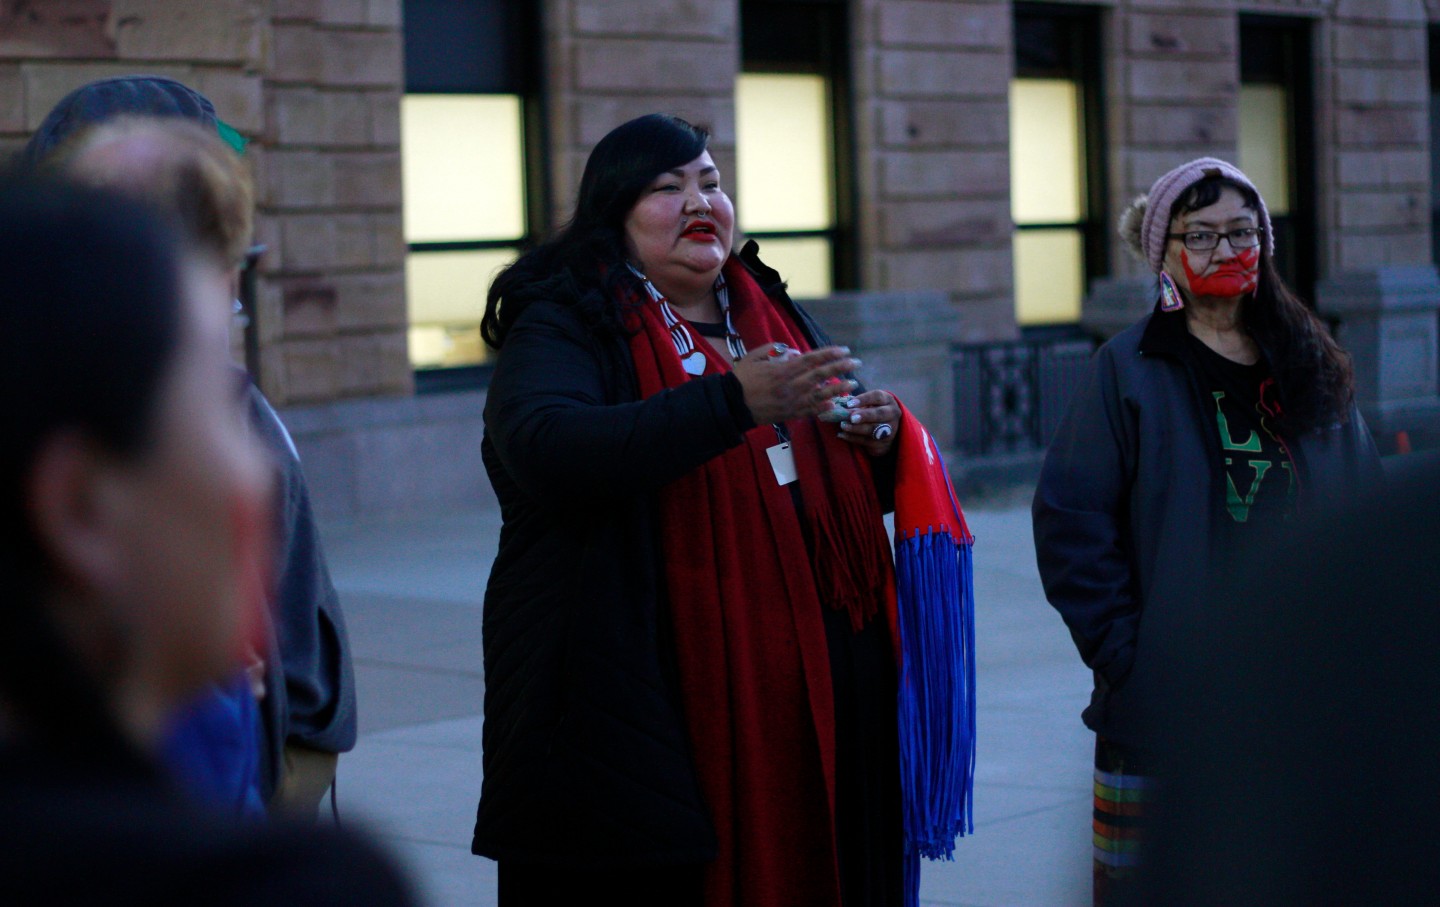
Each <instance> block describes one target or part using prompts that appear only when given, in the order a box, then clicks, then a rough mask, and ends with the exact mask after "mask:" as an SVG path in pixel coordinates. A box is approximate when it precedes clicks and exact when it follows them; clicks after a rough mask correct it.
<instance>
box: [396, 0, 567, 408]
mask: <svg viewBox="0 0 1440 907" xmlns="http://www.w3.org/2000/svg"><path fill="white" fill-rule="evenodd" d="M437 11H440V13H441V15H436V16H435V17H434V19H432V20H431V21H429V22H426V23H425V25H423V26H422V27H421V28H418V29H415V30H413V31H412V25H413V24H414V23H415V21H416V19H417V17H424V16H425V15H426V14H434V13H436V12H437ZM446 15H449V16H451V17H458V19H459V20H461V21H460V23H459V24H460V25H468V26H472V27H471V28H469V29H465V28H457V27H454V26H455V25H456V23H455V22H445V16H446ZM487 17H488V18H487ZM437 25H440V26H441V27H439V28H437V27H436V26H437ZM425 26H429V27H428V29H427V28H426V27H425ZM445 26H449V27H445ZM403 28H404V37H405V42H406V47H405V85H404V93H405V94H407V95H409V94H424V95H512V96H515V97H517V98H518V99H519V103H520V116H521V134H520V140H521V143H522V154H521V161H522V167H523V179H524V181H525V191H524V198H523V202H522V204H523V205H524V220H525V223H524V231H523V232H522V233H521V235H520V236H518V237H516V238H514V239H484V240H479V239H477V240H448V241H425V242H408V241H407V242H406V244H405V251H406V256H407V258H408V256H410V255H413V254H417V253H418V254H422V255H423V254H425V253H432V252H470V251H487V250H495V249H514V250H515V251H516V252H517V253H523V252H524V251H525V250H526V249H527V248H529V247H531V246H533V245H534V244H535V242H536V239H537V238H538V236H539V235H540V234H541V232H542V231H543V229H544V225H545V224H546V223H547V219H548V216H549V195H550V188H551V179H550V176H551V175H550V169H549V155H548V154H545V153H543V149H546V148H548V147H549V143H548V138H549V137H548V130H547V128H546V123H545V117H544V110H545V104H544V95H543V81H542V78H541V74H542V72H543V66H544V59H543V53H544V45H543V42H542V40H541V39H542V32H541V23H540V18H539V12H538V8H537V7H536V6H535V4H531V3H509V2H506V0H490V2H479V3H471V4H455V3H453V0H407V2H406V4H405V9H404V11H403ZM467 31H468V33H470V34H471V35H472V36H474V37H477V40H475V41H473V42H471V43H466V42H464V41H463V40H461V38H460V36H461V35H462V34H465V33H467ZM421 33H424V34H421ZM426 39H431V40H434V43H433V44H432V43H426ZM437 39H438V40H437ZM417 42H418V43H419V44H420V45H421V46H417ZM401 154H404V148H403V147H402V148H401ZM406 323H407V327H408V324H409V319H408V316H407V321H406ZM476 324H477V326H478V324H479V320H478V318H477V321H476ZM493 368H494V364H493V362H491V361H488V360H487V361H485V362H481V363H478V364H473V365H456V366H434V367H429V366H427V367H424V368H414V367H413V365H412V370H413V374H414V379H415V392H416V394H428V393H442V392H449V391H458V390H474V389H479V388H483V387H484V386H485V385H486V384H487V383H488V382H489V378H490V373H491V372H492V371H493Z"/></svg>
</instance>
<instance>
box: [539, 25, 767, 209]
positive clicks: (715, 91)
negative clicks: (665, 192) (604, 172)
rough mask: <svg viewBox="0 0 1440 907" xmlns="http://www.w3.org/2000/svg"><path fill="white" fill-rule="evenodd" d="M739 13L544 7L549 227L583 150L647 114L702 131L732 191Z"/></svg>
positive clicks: (567, 200)
mask: <svg viewBox="0 0 1440 907" xmlns="http://www.w3.org/2000/svg"><path fill="white" fill-rule="evenodd" d="M739 16H740V5H739V4H738V3H696V2H693V0H633V2H628V3H615V2H611V0H546V2H545V5H544V28H545V53H546V60H545V67H546V78H545V84H546V94H547V103H548V107H549V109H548V114H547V116H548V121H549V126H550V156H551V161H552V167H551V178H552V179H551V181H552V194H551V206H552V210H553V215H552V217H553V222H554V223H562V222H564V221H565V220H566V219H568V218H569V217H570V214H571V212H572V211H573V210H574V207H575V196H576V192H577V191H578V189H579V187H580V175H581V173H582V172H584V169H585V160H586V158H587V157H589V155H590V149H591V148H593V147H595V143H596V142H598V141H599V140H600V139H601V138H602V137H604V135H605V133H607V132H609V131H610V130H611V129H613V128H615V127H616V126H619V125H620V124H621V123H624V122H626V121H627V120H630V119H633V118H635V117H637V116H640V115H642V114H646V113H673V114H675V115H677V116H680V117H684V118H685V119H687V120H689V121H690V122H692V123H695V124H697V125H701V126H705V127H707V128H708V129H709V130H710V131H711V133H712V134H713V138H712V139H711V142H710V152H711V155H712V156H713V157H714V158H715V162H716V164H717V165H719V167H720V172H721V174H722V179H723V180H724V181H725V185H727V186H730V187H733V186H734V182H735V179H734V174H735V78H736V75H737V74H738V72H739V70H740V29H739Z"/></svg>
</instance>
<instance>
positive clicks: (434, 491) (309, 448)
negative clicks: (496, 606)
mask: <svg viewBox="0 0 1440 907" xmlns="http://www.w3.org/2000/svg"><path fill="white" fill-rule="evenodd" d="M484 408H485V392H484V391H467V392H461V393H453V394H436V395H433V396H420V397H415V396H411V397H391V398H377V399H366V400H346V401H340V402H336V403H327V404H319V405H312V406H295V407H287V408H286V409H284V410H282V411H281V413H280V417H281V419H282V420H283V421H284V423H285V425H286V426H287V427H288V428H289V429H290V433H291V436H292V437H293V438H294V439H295V446H296V448H297V449H298V450H299V451H300V457H301V462H302V464H303V466H304V469H305V476H306V480H307V482H308V483H309V485H310V492H311V496H312V498H313V499H314V504H315V510H316V513H317V514H319V516H320V517H321V519H323V520H326V521H340V522H348V521H353V520H363V519H370V518H375V517H389V516H397V515H403V514H406V513H417V512H426V511H450V510H456V509H464V508H468V507H477V506H479V507H493V506H496V502H495V494H494V492H493V491H492V490H491V488H490V481H489V479H488V478H487V477H486V475H485V466H484V463H483V461H482V460H481V456H480V441H481V438H482V437H483V436H484V431H485V429H484V423H483V420H482V416H481V414H482V412H483V411H484Z"/></svg>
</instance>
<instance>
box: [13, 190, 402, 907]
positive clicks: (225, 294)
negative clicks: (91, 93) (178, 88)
mask: <svg viewBox="0 0 1440 907" xmlns="http://www.w3.org/2000/svg"><path fill="white" fill-rule="evenodd" d="M228 298H229V285H228V282H227V281H226V280H225V279H224V277H223V275H219V274H217V273H216V272H215V271H214V270H213V269H207V268H206V267H204V265H203V258H200V257H197V256H196V255H194V254H193V253H191V252H189V251H188V250H187V248H186V247H185V245H184V243H183V240H182V239H181V238H180V237H179V236H178V235H177V234H176V233H174V232H173V231H172V230H171V229H170V228H169V226H168V225H167V224H166V223H164V222H163V221H162V220H161V219H160V218H159V217H157V216H156V215H155V214H154V213H153V212H152V211H151V210H149V209H147V208H145V207H142V206H140V205H138V204H136V203H133V202H131V201H128V200H126V199H124V198H122V197H120V196H117V195H114V194H111V193H107V192H103V191H100V190H95V189H90V188H81V187H75V186H70V185H65V184H62V183H57V182H50V181H45V182H24V183H11V182H9V181H6V182H5V183H4V184H3V185H0V325H3V328H4V329H3V330H0V396H3V400H0V406H3V408H4V411H5V413H6V417H5V419H4V421H3V427H0V489H3V490H0V520H3V526H4V531H3V534H0V584H3V588H4V590H5V596H4V604H3V606H0V621H3V622H4V626H3V628H0V804H3V808H4V815H5V821H4V822H3V823H0V875H3V878H4V879H5V895H6V899H7V900H8V901H12V902H14V903H21V904H40V903H44V904H80V903H85V904H89V903H106V904H136V905H138V904H178V903H204V904H257V905H258V904H279V903H308V904H318V903H333V904H353V903H376V904H378V903H406V902H408V901H409V895H408V894H407V892H406V890H405V887H404V885H403V883H402V881H401V880H400V879H399V877H398V876H397V875H396V873H395V871H394V869H393V868H391V867H390V865H389V864H388V863H387V862H386V861H385V860H384V859H383V858H382V857H380V855H379V854H377V853H376V852H375V851H374V849H373V848H372V847H370V846H369V845H366V844H364V843H363V842H362V841H360V840H358V839H357V838H355V837H353V836H350V835H345V834H341V833H339V832H323V833H322V832H321V831H319V830H316V829H314V828H313V827H309V828H306V829H298V828H293V827H289V826H285V825H274V826H267V825H259V824H253V825H252V824H248V823H243V824H242V823H235V822H234V821H233V819H232V818H230V817H228V816H226V815H224V814H222V813H219V812H212V811H210V810H208V809H205V808H202V807H201V806H200V805H199V804H197V803H195V802H194V801H192V800H191V799H189V798H188V797H184V796H181V795H180V794H179V792H178V791H177V790H176V789H175V788H174V787H173V786H172V784H171V783H170V782H169V780H168V778H167V777H166V775H165V774H164V773H163V772H162V771H161V770H160V769H159V767H158V763H157V757H158V748H159V746H160V737H161V735H162V733H163V729H164V727H165V725H166V723H167V721H168V719H169V716H170V715H171V714H172V713H173V712H174V710H176V709H177V708H179V707H181V706H182V705H183V704H184V703H186V702H187V701H189V700H190V699H191V697H193V696H194V695H195V694H196V693H197V692H198V691H199V690H200V689H201V688H202V687H204V686H205V685H206V684H209V683H213V682H216V681H219V680H222V679H223V678H225V677H227V676H230V675H232V674H233V672H234V671H235V670H236V669H237V667H238V666H239V661H240V659H241V658H242V656H243V653H244V652H245V651H246V649H247V647H250V646H254V645H255V644H256V642H257V638H258V636H259V635H260V633H261V628H262V627H263V624H264V621H265V614H264V611H265V598H264V589H265V585H266V583H267V581H268V578H269V557H270V545H271V541H272V532H271V530H272V525H271V522H270V517H271V514H270V500H271V499H270V494H271V491H272V489H271V487H270V475H269V471H268V468H267V465H266V462H265V459H264V456H263V454H262V452H261V450H260V448H259V447H258V446H257V445H256V444H255V442H254V440H253V439H252V437H251V435H250V434H249V431H248V429H247V428H246V425H245V420H244V414H243V410H242V407H241V400H242V398H241V397H240V396H239V395H237V394H236V386H235V376H234V370H233V368H232V367H231V366H230V364H229V357H228V332H229V318H228V313H227V306H226V301H227V300H228Z"/></svg>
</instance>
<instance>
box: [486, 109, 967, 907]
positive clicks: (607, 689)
mask: <svg viewBox="0 0 1440 907" xmlns="http://www.w3.org/2000/svg"><path fill="white" fill-rule="evenodd" d="M708 139H709V134H708V133H707V132H705V131H704V130H702V129H698V128H696V127H694V126H692V125H691V124H689V123H686V122H685V121H684V120H681V119H678V118H676V117H671V116H666V115H662V114H651V115H648V116H644V117H640V118H637V119H635V120H631V121H630V122H628V123H625V124H623V125H621V126H618V127H616V128H615V129H614V130H612V131H611V132H610V133H609V134H608V135H606V136H605V137H604V138H603V139H602V140H601V141H600V142H599V143H598V144H597V145H596V146H595V148H594V150H593V151H592V152H591V154H590V158H589V160H588V161H587V163H586V167H585V172H584V175H583V177H582V179H581V185H580V191H579V199H578V201H577V204H576V209H575V214H574V217H573V219H572V220H571V221H570V223H569V224H568V225H567V226H566V227H565V228H564V229H563V230H562V231H561V232H560V233H559V234H558V235H557V236H556V237H555V238H553V239H551V240H550V241H548V242H547V243H545V244H543V245H541V246H539V247H537V248H536V249H534V250H532V251H530V252H528V253H526V254H525V255H523V256H522V257H521V258H520V259H519V260H518V261H517V262H516V263H515V264H513V265H511V266H510V267H509V268H508V269H507V270H505V271H504V272H502V273H501V274H500V275H499V276H498V277H497V278H496V280H495V283H494V285H493V287H492V289H491V291H490V295H489V300H488V304H487V307H486V311H485V318H484V321H483V323H482V331H483V332H484V336H485V339H486V341H487V342H488V343H490V345H491V346H492V347H494V348H495V349H497V350H498V351H499V352H498V357H497V361H496V365H495V372H494V376H493V378H492V380H491V383H490V390H489V394H488V397H487V401H486V406H485V440H484V446H483V451H484V458H485V465H486V469H487V471H488V473H489V476H490V481H491V483H492V484H493V485H494V486H495V491H496V494H497V496H498V498H499V500H500V505H501V508H502V513H503V517H504V526H503V529H502V531H501V536H500V549H499V552H498V554H497V556H496V559H495V564H494V567H493V568H492V570H491V573H490V580H489V585H488V587H487V590H486V595H485V621H484V655H485V731H484V786H483V789H482V792H481V797H480V804H479V808H478V813H477V818H476V823H475V834H474V840H473V844H472V847H473V850H474V851H475V853H477V854H482V855H485V856H489V857H493V858H495V859H497V860H498V861H499V864H500V865H499V898H500V903H501V904H502V905H504V907H515V905H523V904H542V905H543V904H555V903H569V902H570V901H571V900H578V899H582V898H584V897H585V896H587V895H589V894H591V893H593V892H596V891H604V892H607V894H609V895H610V896H612V897H615V898H617V899H620V900H624V902H625V903H628V904H656V905H660V904H664V905H687V904H694V905H698V904H705V905H713V907H721V905H724V907H728V905H741V904H744V905H748V907H771V905H774V907H780V905H787V907H788V905H795V904H808V905H837V907H838V905H839V904H841V903H844V904H845V905H847V907H864V905H895V904H899V903H901V902H902V900H903V899H904V898H906V897H907V896H909V897H911V898H912V900H911V903H913V895H914V892H913V891H911V892H909V894H908V895H907V893H906V891H904V890H903V889H904V885H905V883H906V881H907V880H908V879H917V880H918V874H914V875H907V874H908V873H910V871H911V866H912V865H914V864H906V865H905V866H903V867H902V863H904V862H905V861H906V860H909V859H910V855H911V854H912V853H914V852H915V851H913V850H911V851H907V850H905V849H904V847H903V846H902V797H903V796H908V794H907V790H908V789H909V788H908V787H907V785H906V784H905V782H904V780H903V779H902V774H903V771H902V765H903V764H904V763H903V762H902V759H901V754H900V749H901V748H902V745H901V742H900V741H901V739H902V737H903V736H904V734H903V733H902V731H901V727H903V726H906V725H905V721H904V718H903V716H904V715H905V714H907V712H906V710H905V708H904V707H903V706H901V707H899V716H897V681H896V671H897V666H896V660H897V656H896V650H897V647H898V645H899V641H898V640H897V639H896V632H895V630H894V626H895V623H894V622H895V621H896V620H897V619H900V618H897V616H896V614H895V612H894V610H893V608H892V604H893V599H892V598H891V595H892V589H893V583H894V573H893V571H892V567H891V562H890V556H889V551H888V550H887V545H888V542H887V538H886V534H885V527H884V524H883V522H882V514H883V511H884V510H885V509H886V508H887V506H888V503H889V501H890V500H891V499H892V498H893V496H894V492H895V487H896V486H895V479H894V476H895V473H896V469H897V457H899V456H900V452H898V451H897V448H903V447H904V446H905V445H906V444H907V443H912V442H913V444H914V445H915V447H914V451H916V452H918V456H919V457H920V458H921V459H924V458H925V457H926V456H928V455H929V454H930V450H931V449H930V448H928V447H926V446H925V442H926V440H927V437H926V435H925V433H924V429H923V428H922V427H921V426H920V425H919V424H918V422H916V421H915V420H914V419H913V417H909V416H904V415H903V410H902V408H901V407H900V406H899V404H898V403H897V401H896V400H895V398H894V397H893V396H892V395H891V394H889V393H888V392H886V391H883V390H870V391H863V392H861V391H860V389H859V388H858V386H857V385H856V384H855V382H854V381H853V379H852V378H851V377H850V373H852V372H853V371H854V369H855V368H856V366H857V365H858V364H859V363H858V362H857V361H856V360H855V359H852V358H851V357H850V355H849V351H848V350H846V349H844V348H842V347H836V346H831V345H829V343H828V341H827V340H826V338H825V335H824V334H823V332H822V331H821V330H820V329H819V327H818V326H817V325H816V324H815V323H814V322H813V321H812V320H811V319H810V318H809V316H808V315H806V313H805V312H804V311H802V310H801V309H800V308H799V307H797V306H796V305H795V304H794V303H793V302H792V301H791V300H790V299H789V297H788V296H787V295H786V293H785V290H784V284H783V283H782V282H781V280H780V277H779V275H778V274H776V273H775V272H774V271H773V270H771V269H769V268H767V267H765V266H764V265H763V264H761V263H760V262H759V260H758V258H756V256H755V250H754V244H753V243H752V244H748V245H747V247H746V249H745V250H743V251H742V252H741V253H740V254H739V255H738V256H737V255H735V254H733V253H732V251H731V244H732V240H733V236H734V225H735V215H734V209H733V207H732V205H731V202H730V199H729V197H728V196H727V195H726V194H725V192H724V190H723V189H722V188H721V177H720V172H719V170H718V169H717V168H716V166H715V162H714V161H713V160H712V158H711V156H710V153H709V151H708V150H707V143H708ZM852 391H853V392H856V395H855V396H853V397H852V396H848V395H849V394H850V392H852ZM837 396H843V397H844V401H843V402H842V403H840V404H838V409H839V411H838V413H837V412H836V408H837V404H836V402H835V398H836V397H837ZM821 414H826V415H827V416H828V417H829V418H832V419H835V420H836V421H831V422H825V421H821V420H820V419H818V418H817V416H820V415H821ZM935 462H938V461H936V460H935V459H934V458H933V457H932V458H931V463H932V464H933V463H935ZM939 481H940V482H942V483H943V482H944V477H943V467H942V468H941V474H940V476H939ZM940 487H941V493H942V494H943V493H945V489H946V488H948V486H946V485H942V486H940ZM952 501H953V498H951V497H946V498H945V502H946V507H949V506H950V504H951V503H952ZM949 512H950V513H951V516H950V519H951V521H952V525H954V526H957V527H958V526H963V520H960V519H959V515H958V509H957V510H952V511H949ZM957 531H958V529H957ZM900 534H904V533H900ZM967 550H968V549H967ZM942 553H943V552H942ZM948 557H949V565H950V567H951V569H952V570H956V569H957V568H956V565H957V563H958V556H957V553H956V549H955V547H954V545H951V547H950V548H949V551H948ZM902 598H903V596H902ZM903 610H904V609H903V607H902V608H901V611H902V613H903ZM941 610H942V609H936V611H941ZM943 613H945V614H946V615H948V614H953V613H957V610H955V609H952V610H950V611H944V612H943ZM902 625H903V624H902ZM958 632H959V631H956V635H957V636H958ZM937 648H938V647H937ZM906 663H907V665H908V664H911V663H912V662H909V661H907V662H906ZM941 670H950V671H952V672H953V671H959V670H960V668H959V667H958V666H957V665H956V664H955V662H954V661H947V662H946V664H945V665H944V667H943V668H942V669H941ZM944 679H945V678H941V677H937V678H936V682H937V684H938V683H940V682H941V681H942V680H944ZM917 683H918V681H917ZM972 717H973V716H972ZM964 720H965V716H964V715H963V714H961V715H956V714H954V713H946V716H945V730H946V734H945V736H946V737H947V738H948V739H951V740H959V739H960V738H961V737H962V736H963V735H964V728H963V727H962V724H963V722H964ZM967 739H968V738H967ZM951 757H952V760H953V761H950V762H946V761H944V760H943V759H941V758H936V759H935V760H934V761H933V762H930V763H927V766H926V767H927V768H928V769H929V770H930V771H931V772H932V773H933V775H934V776H935V777H943V778H944V779H945V781H946V783H947V784H948V785H949V787H948V788H947V790H949V791H950V792H951V793H953V794H954V795H955V796H956V797H957V798H959V797H961V796H962V790H961V789H962V788H964V787H965V785H966V779H967V778H968V775H967V774H966V772H967V771H968V770H969V766H972V765H973V761H970V762H969V763H965V761H964V760H965V759H966V758H967V757H973V749H970V750H968V751H967V752H965V753H961V754H959V755H958V756H957V755H955V754H951ZM917 761H918V760H917ZM952 782H953V783H952ZM960 823H961V817H960V816H958V815H956V816H953V817H952V819H951V822H950V824H947V825H946V826H945V828H944V832H943V834H937V836H936V837H937V838H938V837H947V836H948V839H949V840H948V846H950V847H953V843H954V835H955V834H956V833H958V826H959V825H960ZM907 834H908V829H907ZM917 859H918V858H917ZM916 873H918V870H916Z"/></svg>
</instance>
